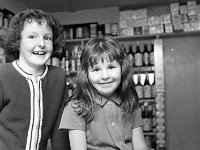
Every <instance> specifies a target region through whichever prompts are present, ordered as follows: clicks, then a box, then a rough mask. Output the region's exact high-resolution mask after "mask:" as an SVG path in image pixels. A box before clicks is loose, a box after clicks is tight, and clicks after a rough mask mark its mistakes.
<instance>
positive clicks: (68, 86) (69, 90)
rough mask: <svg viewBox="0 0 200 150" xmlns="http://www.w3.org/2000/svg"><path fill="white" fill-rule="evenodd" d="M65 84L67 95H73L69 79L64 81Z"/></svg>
mask: <svg viewBox="0 0 200 150" xmlns="http://www.w3.org/2000/svg"><path fill="white" fill-rule="evenodd" d="M66 85H67V96H68V97H71V96H72V95H73V85H72V83H71V81H69V80H67V81H66Z"/></svg>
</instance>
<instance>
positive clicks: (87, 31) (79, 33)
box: [63, 23, 119, 39]
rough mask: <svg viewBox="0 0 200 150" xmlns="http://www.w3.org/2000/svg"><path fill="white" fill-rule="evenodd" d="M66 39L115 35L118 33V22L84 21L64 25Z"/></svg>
mask: <svg viewBox="0 0 200 150" xmlns="http://www.w3.org/2000/svg"><path fill="white" fill-rule="evenodd" d="M63 27H64V29H65V38H66V39H81V38H93V37H97V36H98V37H103V36H117V35H118V33H119V29H118V23H106V24H98V23H86V24H75V25H64V26H63Z"/></svg>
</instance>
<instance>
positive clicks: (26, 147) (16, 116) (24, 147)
mask: <svg viewBox="0 0 200 150" xmlns="http://www.w3.org/2000/svg"><path fill="white" fill-rule="evenodd" d="M64 92H65V74H64V72H63V71H62V70H61V69H60V68H57V67H53V66H46V69H45V70H44V72H43V73H42V74H41V75H40V76H39V77H38V80H35V78H33V75H30V74H27V73H26V72H24V71H23V70H22V69H21V68H20V67H19V66H18V65H17V63H16V61H14V62H13V63H7V64H2V65H0V149H1V150H45V149H46V147H47V141H48V139H49V137H51V144H52V148H53V150H68V149H69V141H68V140H69V139H68V135H67V133H61V132H60V131H58V126H59V123H60V118H61V114H62V111H63V101H64V99H65V98H64Z"/></svg>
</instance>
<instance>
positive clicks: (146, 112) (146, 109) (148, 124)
mask: <svg viewBox="0 0 200 150" xmlns="http://www.w3.org/2000/svg"><path fill="white" fill-rule="evenodd" d="M150 107H151V105H149V104H148V103H147V102H145V103H144V105H143V109H142V118H143V123H144V124H143V131H144V132H150V131H152V121H151V117H152V116H151V109H150Z"/></svg>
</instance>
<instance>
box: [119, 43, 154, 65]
mask: <svg viewBox="0 0 200 150" xmlns="http://www.w3.org/2000/svg"><path fill="white" fill-rule="evenodd" d="M121 45H122V48H123V49H124V51H125V52H126V54H127V55H128V57H129V60H130V61H131V63H132V66H134V67H141V66H153V65H154V45H153V41H152V40H147V41H136V42H122V43H121Z"/></svg>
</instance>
